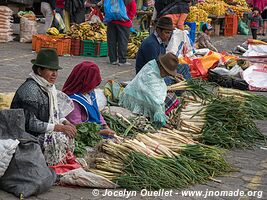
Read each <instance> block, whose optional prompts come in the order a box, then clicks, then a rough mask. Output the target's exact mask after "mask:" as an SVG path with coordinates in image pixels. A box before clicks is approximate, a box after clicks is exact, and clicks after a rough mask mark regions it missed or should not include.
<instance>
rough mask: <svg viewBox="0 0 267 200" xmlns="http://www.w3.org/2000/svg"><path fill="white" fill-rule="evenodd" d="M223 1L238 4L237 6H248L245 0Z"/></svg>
mask: <svg viewBox="0 0 267 200" xmlns="http://www.w3.org/2000/svg"><path fill="white" fill-rule="evenodd" d="M224 1H225V3H227V4H229V5H239V6H244V7H248V4H247V1H246V0H224Z"/></svg>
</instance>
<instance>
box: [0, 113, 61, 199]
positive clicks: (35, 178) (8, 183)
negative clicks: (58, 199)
mask: <svg viewBox="0 0 267 200" xmlns="http://www.w3.org/2000/svg"><path fill="white" fill-rule="evenodd" d="M0 119H1V120H0V138H1V139H17V140H18V141H19V142H20V143H19V145H18V147H17V148H16V152H15V154H14V155H13V158H12V159H11V162H10V164H9V166H8V168H7V170H6V171H5V174H4V175H3V176H2V177H1V178H0V188H1V189H2V190H5V191H6V192H9V193H13V194H14V195H16V196H17V197H20V196H21V194H22V195H23V196H24V197H29V196H31V195H38V194H40V193H43V192H46V191H47V190H48V189H49V188H50V187H51V186H52V185H53V184H54V182H55V180H56V174H55V172H54V171H52V170H51V169H49V168H48V167H47V165H46V162H45V159H44V156H43V153H42V150H41V147H40V145H39V143H38V141H37V139H36V138H35V137H34V136H32V135H30V134H28V133H26V132H25V117H24V112H23V110H22V109H8V110H1V111H0Z"/></svg>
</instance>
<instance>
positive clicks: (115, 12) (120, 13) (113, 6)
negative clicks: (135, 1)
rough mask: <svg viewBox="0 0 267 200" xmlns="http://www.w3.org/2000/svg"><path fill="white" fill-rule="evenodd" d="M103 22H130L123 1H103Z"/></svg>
mask: <svg viewBox="0 0 267 200" xmlns="http://www.w3.org/2000/svg"><path fill="white" fill-rule="evenodd" d="M104 12H105V18H104V22H105V23H108V22H110V21H113V20H120V21H128V20H130V19H129V17H128V15H127V11H126V7H125V4H124V1H123V0H105V1H104Z"/></svg>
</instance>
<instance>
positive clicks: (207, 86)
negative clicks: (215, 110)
mask: <svg viewBox="0 0 267 200" xmlns="http://www.w3.org/2000/svg"><path fill="white" fill-rule="evenodd" d="M216 86H217V85H215V84H214V83H210V82H207V81H203V80H202V79H189V80H187V81H181V82H179V83H176V84H173V85H170V86H168V90H169V91H183V90H186V91H188V92H189V93H191V94H192V95H193V96H195V97H198V98H200V99H202V100H209V99H212V98H213V97H214V89H215V87H216Z"/></svg>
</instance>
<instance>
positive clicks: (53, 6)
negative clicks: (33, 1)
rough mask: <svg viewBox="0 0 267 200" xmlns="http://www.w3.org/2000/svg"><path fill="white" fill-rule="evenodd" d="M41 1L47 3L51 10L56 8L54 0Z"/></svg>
mask: <svg viewBox="0 0 267 200" xmlns="http://www.w3.org/2000/svg"><path fill="white" fill-rule="evenodd" d="M42 2H46V3H49V4H50V6H51V8H52V10H55V9H56V0H42Z"/></svg>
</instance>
